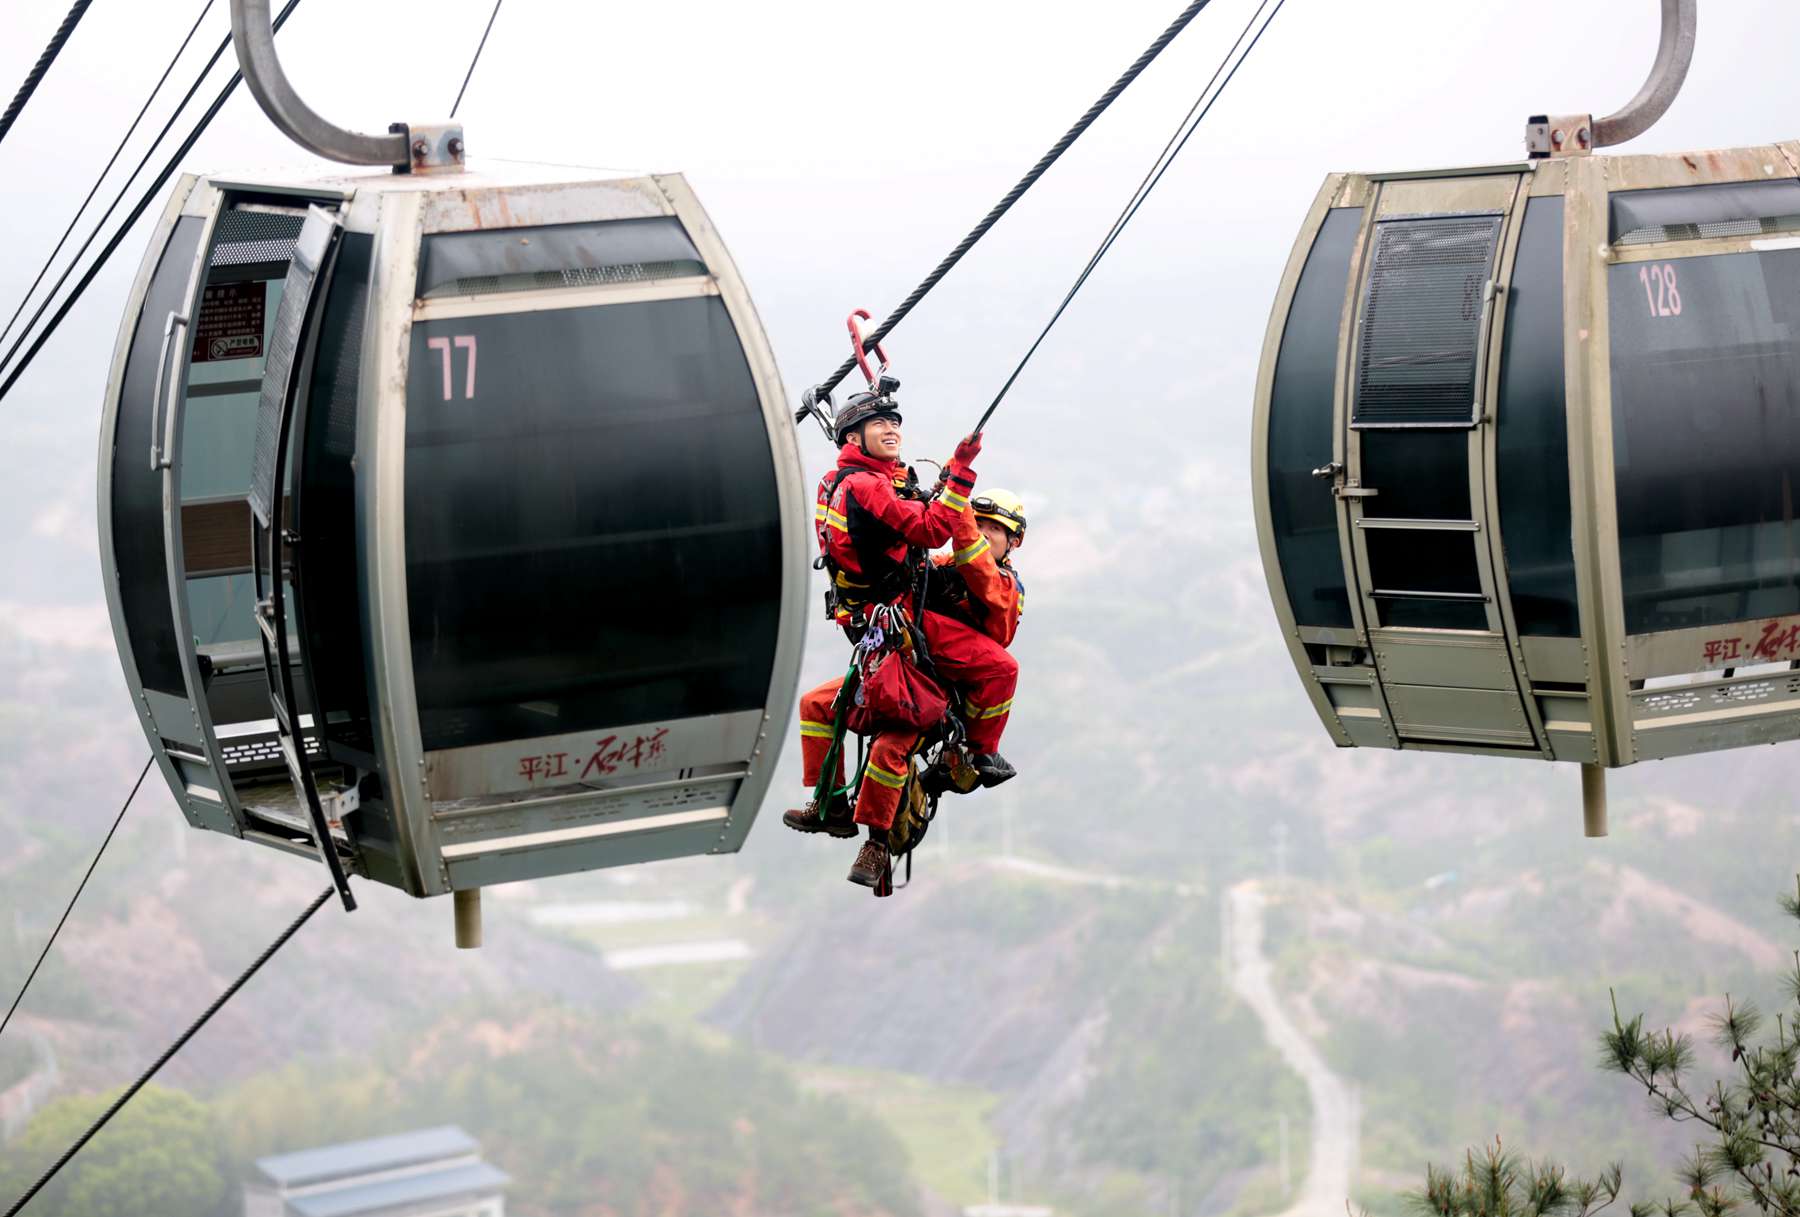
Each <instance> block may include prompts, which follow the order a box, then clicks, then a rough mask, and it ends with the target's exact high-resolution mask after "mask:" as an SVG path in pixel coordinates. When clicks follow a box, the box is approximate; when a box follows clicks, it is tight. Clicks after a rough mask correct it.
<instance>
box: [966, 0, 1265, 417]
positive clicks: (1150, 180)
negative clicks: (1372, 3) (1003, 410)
mask: <svg viewBox="0 0 1800 1217" xmlns="http://www.w3.org/2000/svg"><path fill="white" fill-rule="evenodd" d="M1269 3H1270V0H1262V2H1261V3H1260V4H1259V5H1258V6H1257V9H1256V11H1255V12H1254V13H1252V14H1250V20H1249V21H1248V22H1247V23H1246V24H1245V25H1244V29H1243V32H1242V33H1240V34H1239V35H1238V36H1237V41H1236V42H1234V43H1232V44H1231V49H1230V50H1228V51H1226V52H1225V57H1224V58H1223V59H1221V60H1220V61H1219V66H1218V67H1217V68H1215V69H1214V70H1213V74H1212V79H1210V80H1208V81H1207V82H1206V87H1205V88H1203V89H1201V90H1200V96H1199V97H1197V98H1195V99H1194V104H1193V106H1192V107H1190V108H1189V110H1188V112H1187V114H1186V116H1185V117H1183V118H1182V120H1181V122H1180V123H1178V124H1176V127H1175V134H1174V135H1171V136H1170V137H1169V142H1168V143H1167V144H1164V145H1163V150H1162V152H1161V153H1159V154H1158V156H1157V158H1156V160H1155V161H1154V162H1153V163H1152V164H1151V166H1150V171H1149V172H1148V173H1146V174H1145V175H1144V180H1143V181H1141V182H1139V183H1138V188H1137V190H1136V191H1135V192H1133V194H1132V196H1131V199H1130V201H1129V202H1127V203H1126V204H1125V210H1123V211H1121V212H1120V213H1119V216H1118V218H1117V219H1115V220H1114V221H1113V225H1112V228H1111V229H1110V230H1109V231H1108V232H1107V234H1106V236H1105V238H1104V239H1102V240H1101V242H1100V245H1099V247H1098V248H1097V249H1095V250H1094V253H1093V256H1092V257H1090V258H1089V259H1088V261H1087V265H1086V266H1084V267H1082V270H1081V273H1080V274H1079V275H1077V276H1076V277H1075V283H1074V285H1073V286H1072V287H1070V288H1069V291H1068V294H1067V295H1065V296H1064V297H1063V298H1062V303H1061V304H1059V305H1057V306H1056V311H1055V312H1054V313H1052V314H1050V320H1049V321H1047V322H1045V323H1044V328H1043V329H1042V330H1040V331H1039V332H1038V336H1037V338H1036V339H1035V340H1034V341H1033V342H1032V344H1031V346H1030V348H1029V349H1028V350H1026V352H1025V356H1024V358H1022V359H1020V360H1019V364H1018V366H1017V367H1015V368H1014V369H1013V370H1012V375H1010V376H1008V377H1007V378H1006V383H1005V384H1003V385H1001V386H1000V391H999V392H998V393H996V394H994V400H993V401H991V402H989V403H988V408H987V410H986V411H985V412H984V413H983V414H982V416H981V421H980V422H978V423H976V424H975V430H974V431H973V432H971V434H975V435H979V434H980V433H981V431H982V429H983V428H984V427H986V426H987V424H988V419H990V418H992V417H993V416H994V411H995V410H998V409H999V408H1000V403H1001V401H1002V400H1004V399H1005V397H1006V394H1007V392H1008V390H1010V389H1011V388H1012V387H1013V383H1014V382H1015V381H1017V380H1018V379H1019V374H1020V373H1021V372H1023V371H1024V370H1025V365H1026V364H1028V363H1030V362H1031V357H1032V356H1033V355H1036V354H1037V350H1038V347H1040V346H1041V345H1043V342H1044V339H1045V338H1046V337H1048V336H1049V334H1050V330H1051V328H1052V327H1054V326H1055V325H1056V323H1057V321H1059V320H1060V319H1061V318H1062V315H1063V311H1064V310H1065V309H1067V308H1068V307H1069V302H1070V301H1072V300H1073V299H1075V293H1077V292H1079V291H1080V290H1081V288H1082V285H1083V284H1085V283H1086V282H1087V281H1088V276H1090V275H1092V274H1093V273H1094V268H1095V267H1096V266H1098V265H1100V259H1102V258H1104V257H1105V256H1106V255H1107V252H1108V251H1109V250H1111V249H1112V247H1113V243H1114V242H1115V241H1117V240H1118V239H1119V234H1120V233H1122V232H1124V231H1125V226H1126V225H1127V224H1129V223H1131V219H1132V217H1133V216H1135V215H1137V213H1138V209H1139V208H1140V207H1142V206H1143V205H1144V202H1145V200H1146V199H1148V198H1149V197H1150V192H1151V191H1152V190H1155V189H1156V185H1157V183H1158V182H1160V181H1162V179H1163V174H1165V173H1167V172H1168V171H1169V167H1170V166H1171V165H1173V164H1174V163H1175V158H1176V157H1178V156H1180V155H1181V150H1182V149H1183V148H1185V147H1187V142H1188V140H1189V139H1191V138H1193V135H1194V132H1195V131H1197V130H1199V127H1200V123H1201V122H1202V121H1203V120H1204V119H1205V118H1206V116H1207V114H1208V113H1209V112H1210V111H1211V110H1212V108H1213V103H1214V102H1216V101H1218V100H1219V97H1220V95H1221V94H1223V93H1224V92H1225V87H1226V85H1229V84H1230V83H1231V78H1232V77H1233V76H1236V75H1237V70H1238V69H1239V68H1241V67H1243V66H1244V60H1246V59H1248V58H1250V52H1251V51H1253V50H1255V49H1256V44H1257V42H1259V41H1260V40H1261V39H1262V36H1263V34H1264V32H1265V31H1267V30H1268V28H1269V24H1270V22H1273V21H1274V20H1275V16H1276V14H1278V13H1280V12H1281V6H1282V5H1284V4H1286V3H1287V0H1274V4H1275V7H1274V8H1273V9H1271V10H1270V12H1269V19H1268V21H1264V22H1263V23H1262V28H1261V29H1258V30H1257V31H1256V36H1255V37H1254V38H1251V39H1250V45H1249V46H1247V47H1244V53H1243V54H1242V55H1239V56H1238V60H1237V62H1236V63H1235V64H1232V66H1231V71H1230V72H1227V73H1226V75H1225V79H1224V82H1223V83H1221V84H1220V85H1219V87H1218V89H1217V91H1215V92H1213V93H1212V97H1211V98H1210V100H1209V99H1208V98H1207V93H1208V92H1209V91H1211V90H1212V87H1213V82H1214V81H1217V80H1218V79H1219V73H1220V72H1224V71H1225V65H1226V64H1228V63H1231V57H1232V56H1233V55H1235V54H1237V49H1238V47H1239V46H1242V45H1243V42H1244V39H1245V37H1246V36H1248V35H1249V33H1250V28H1251V27H1252V26H1254V25H1255V24H1256V22H1257V19H1258V18H1259V17H1261V16H1262V14H1263V10H1264V9H1266V8H1268V7H1269ZM1202 102H1204V103H1205V105H1204V106H1202V104H1201V103H1202ZM1196 112H1197V113H1196ZM1184 128H1185V132H1184V130H1183V129H1184Z"/></svg>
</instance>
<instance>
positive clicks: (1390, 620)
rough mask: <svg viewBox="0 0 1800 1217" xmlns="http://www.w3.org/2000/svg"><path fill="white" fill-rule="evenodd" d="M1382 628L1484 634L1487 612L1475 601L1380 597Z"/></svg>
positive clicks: (1377, 598) (1378, 598) (1486, 626)
mask: <svg viewBox="0 0 1800 1217" xmlns="http://www.w3.org/2000/svg"><path fill="white" fill-rule="evenodd" d="M1376 600H1377V601H1379V603H1380V608H1381V624H1382V625H1391V626H1398V627H1400V628H1402V629H1422V630H1485V629H1487V628H1488V620H1487V609H1486V608H1485V607H1484V606H1483V605H1482V604H1481V603H1480V602H1479V601H1476V600H1399V599H1391V598H1387V597H1381V596H1377V597H1376Z"/></svg>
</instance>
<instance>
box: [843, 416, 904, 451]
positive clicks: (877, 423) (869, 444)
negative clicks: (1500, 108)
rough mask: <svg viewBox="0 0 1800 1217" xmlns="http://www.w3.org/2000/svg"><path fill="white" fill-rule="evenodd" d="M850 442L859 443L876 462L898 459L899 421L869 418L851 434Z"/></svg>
mask: <svg viewBox="0 0 1800 1217" xmlns="http://www.w3.org/2000/svg"><path fill="white" fill-rule="evenodd" d="M850 438H851V440H852V441H860V444H861V447H862V450H863V451H864V452H866V453H868V454H869V455H870V456H872V457H874V458H876V459H877V460H883V461H897V460H899V459H900V421H899V420H898V419H895V418H871V419H870V420H869V421H868V422H866V423H864V424H863V425H862V427H861V428H859V429H858V430H856V431H854V432H852V433H851V436H850Z"/></svg>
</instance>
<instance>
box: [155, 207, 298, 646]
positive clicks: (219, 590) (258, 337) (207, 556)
mask: <svg viewBox="0 0 1800 1217" xmlns="http://www.w3.org/2000/svg"><path fill="white" fill-rule="evenodd" d="M304 221H305V216H304V215H303V214H300V213H297V212H295V211H292V210H287V211H281V212H277V211H263V210H243V209H240V208H238V207H233V208H231V209H229V210H227V211H225V212H224V213H223V214H221V215H220V216H219V222H218V227H217V229H216V231H215V233H214V236H213V247H212V250H211V252H210V253H209V254H208V256H207V271H206V283H205V285H204V286H203V287H202V288H201V290H200V301H199V305H198V307H197V309H196V310H195V317H194V319H193V324H192V326H191V329H190V335H189V338H190V341H189V344H188V345H189V349H188V371H187V393H186V400H185V404H184V406H183V410H182V420H183V421H182V432H181V434H182V439H181V456H180V459H181V525H182V538H181V541H182V556H183V559H184V561H185V571H186V574H187V596H188V615H189V619H190V624H191V625H192V627H193V631H194V640H195V642H196V643H197V644H198V645H199V646H200V647H201V648H203V649H204V650H205V651H206V653H208V654H209V655H210V656H211V657H212V658H213V659H214V660H215V662H217V661H220V660H221V659H222V658H223V657H224V656H225V655H227V654H231V655H234V656H235V655H238V654H253V653H254V652H255V648H254V647H251V648H245V647H243V646H239V645H236V644H242V643H249V642H253V641H254V640H255V638H256V619H255V616H254V613H253V608H254V605H255V601H256V593H255V589H254V588H253V587H252V583H253V580H252V578H251V575H250V506H249V499H248V496H249V493H250V478H251V470H252V468H253V466H254V463H255V460H254V454H255V450H256V421H257V402H258V399H259V398H260V396H261V393H262V382H263V373H264V371H265V369H266V368H267V366H268V358H269V351H270V347H271V343H272V341H273V338H274V333H275V318H276V316H277V315H278V314H279V313H280V311H281V297H282V293H283V289H284V288H285V286H286V280H287V272H288V265H289V262H290V260H291V259H292V257H293V253H294V243H295V241H296V240H297V239H298V238H299V235H300V227H301V225H302V224H303V223H304ZM258 658H259V659H260V656H258ZM257 666H258V667H259V668H260V663H259V664H258V665H257Z"/></svg>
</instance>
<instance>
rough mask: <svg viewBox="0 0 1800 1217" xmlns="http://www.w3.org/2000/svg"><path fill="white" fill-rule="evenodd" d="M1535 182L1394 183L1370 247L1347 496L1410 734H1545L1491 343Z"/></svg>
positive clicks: (1386, 683)
mask: <svg viewBox="0 0 1800 1217" xmlns="http://www.w3.org/2000/svg"><path fill="white" fill-rule="evenodd" d="M1519 193H1520V180H1519V177H1518V176H1517V175H1511V174H1508V175H1492V176H1482V177H1470V178H1456V179H1449V180H1440V181H1433V182H1423V181H1398V182H1387V183H1383V184H1382V187H1381V195H1380V197H1379V198H1378V200H1377V206H1376V212H1375V219H1374V222H1373V231H1372V232H1371V233H1370V234H1369V236H1368V240H1367V242H1366V244H1365V249H1366V250H1367V254H1366V256H1365V258H1364V265H1363V267H1362V270H1361V282H1360V284H1359V286H1358V292H1357V314H1356V322H1355V328H1354V330H1353V332H1352V335H1351V349H1350V360H1349V368H1348V371H1349V385H1348V403H1349V406H1348V409H1347V410H1346V411H1345V422H1346V426H1347V435H1346V439H1345V445H1344V451H1345V456H1346V462H1345V468H1344V469H1343V470H1342V471H1341V472H1340V476H1339V480H1338V483H1337V485H1336V487H1335V493H1336V494H1337V495H1338V498H1339V501H1340V503H1341V505H1342V510H1343V512H1344V513H1345V515H1346V516H1347V524H1348V528H1347V532H1348V537H1349V544H1350V550H1351V553H1350V559H1351V563H1352V569H1353V572H1354V574H1355V577H1356V585H1357V588H1358V594H1359V595H1360V598H1361V603H1362V610H1363V620H1364V621H1365V622H1366V623H1367V626H1368V637H1369V642H1370V649H1371V651H1372V654H1373V658H1374V662H1375V666H1376V669H1377V672H1378V674H1379V676H1380V680H1381V684H1382V687H1383V691H1384V693H1385V695H1386V698H1387V702H1388V708H1389V711H1390V712H1391V715H1392V719H1393V723H1394V727H1395V729H1396V731H1397V733H1398V735H1399V738H1400V740H1401V742H1403V743H1405V742H1414V743H1426V744H1429V743H1432V742H1437V743H1453V744H1459V745H1470V744H1474V745H1489V746H1493V747H1500V748H1508V747H1513V748H1533V749H1535V748H1537V747H1538V746H1539V745H1538V741H1537V739H1536V737H1535V734H1534V731H1533V727H1532V724H1531V722H1530V720H1529V719H1528V717H1527V715H1526V711H1525V707H1524V704H1523V701H1522V699H1521V697H1520V692H1519V682H1518V674H1517V671H1516V669H1515V666H1514V657H1513V655H1512V654H1511V648H1510V647H1509V645H1508V642H1507V638H1506V634H1505V629H1504V625H1503V622H1502V617H1501V613H1500V604H1499V598H1498V592H1497V587H1498V586H1499V583H1498V580H1497V579H1496V572H1495V561H1496V558H1495V555H1494V553H1493V549H1492V546H1491V545H1490V543H1489V533H1490V532H1491V530H1492V525H1491V523H1490V521H1489V520H1488V519H1487V506H1486V505H1487V503H1488V502H1489V495H1488V485H1487V480H1488V473H1487V462H1486V459H1485V458H1486V448H1487V446H1488V445H1489V443H1490V442H1491V432H1492V426H1491V420H1492V415H1493V410H1492V407H1491V405H1490V404H1489V402H1490V398H1491V388H1492V386H1491V385H1490V383H1489V382H1490V380H1491V379H1492V377H1491V374H1490V369H1491V368H1493V367H1494V366H1495V365H1496V363H1497V359H1494V358H1490V353H1492V352H1497V351H1498V350H1499V345H1498V344H1499V340H1500V335H1499V334H1498V332H1497V329H1498V326H1499V324H1500V319H1501V318H1502V317H1503V316H1504V309H1502V308H1501V307H1500V301H1501V299H1502V297H1503V296H1504V280H1503V279H1502V267H1503V266H1504V265H1505V264H1506V262H1507V261H1508V259H1507V258H1506V257H1505V253H1506V250H1507V249H1508V247H1509V243H1510V242H1511V241H1516V234H1515V233H1514V231H1513V230H1514V228H1515V223H1514V203H1515V199H1516V198H1517V196H1518V195H1519ZM1522 203H1523V201H1522V200H1519V204H1520V209H1521V210H1522Z"/></svg>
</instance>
